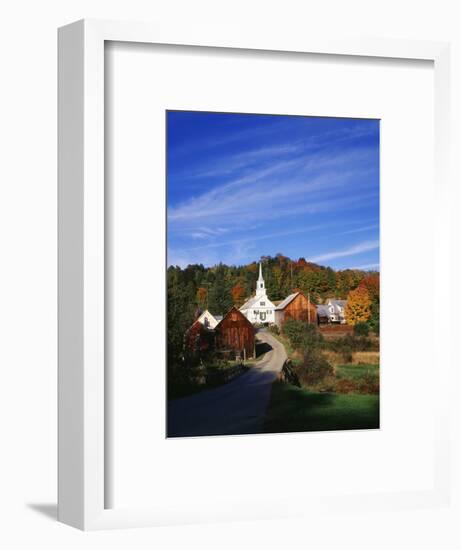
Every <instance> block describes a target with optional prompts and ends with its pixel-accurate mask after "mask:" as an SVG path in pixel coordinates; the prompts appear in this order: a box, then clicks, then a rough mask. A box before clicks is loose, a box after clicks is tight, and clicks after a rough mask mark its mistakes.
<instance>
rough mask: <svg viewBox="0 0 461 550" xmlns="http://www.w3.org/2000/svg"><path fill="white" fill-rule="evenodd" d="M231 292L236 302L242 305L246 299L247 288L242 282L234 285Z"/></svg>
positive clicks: (237, 304)
mask: <svg viewBox="0 0 461 550" xmlns="http://www.w3.org/2000/svg"><path fill="white" fill-rule="evenodd" d="M231 293H232V300H233V302H234V304H235V305H236V306H241V305H242V304H243V302H244V301H245V300H244V298H245V288H244V287H243V286H242V285H241V284H240V283H237V284H236V285H235V286H233V287H232V290H231Z"/></svg>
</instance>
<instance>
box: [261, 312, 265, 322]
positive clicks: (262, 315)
mask: <svg viewBox="0 0 461 550" xmlns="http://www.w3.org/2000/svg"><path fill="white" fill-rule="evenodd" d="M260 317H261V321H265V320H266V312H265V311H261V315H260Z"/></svg>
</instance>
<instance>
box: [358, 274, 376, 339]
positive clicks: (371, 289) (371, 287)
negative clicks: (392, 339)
mask: <svg viewBox="0 0 461 550" xmlns="http://www.w3.org/2000/svg"><path fill="white" fill-rule="evenodd" d="M359 287H362V288H366V289H367V291H368V294H369V296H370V300H371V306H370V319H369V321H368V324H369V325H370V327H371V328H372V329H373V331H374V332H375V333H379V273H370V274H369V275H367V276H366V277H364V278H363V279H362V281H361V282H360V285H359Z"/></svg>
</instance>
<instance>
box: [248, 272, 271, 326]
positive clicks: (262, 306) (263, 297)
mask: <svg viewBox="0 0 461 550" xmlns="http://www.w3.org/2000/svg"><path fill="white" fill-rule="evenodd" d="M240 311H241V312H242V313H243V315H245V317H246V318H247V319H248V320H249V321H250V323H253V324H255V323H274V322H275V305H274V304H273V303H272V302H271V301H270V300H269V298H268V297H267V294H266V285H265V283H264V279H263V275H262V267H261V263H260V264H259V278H258V280H257V282H256V294H255V296H253V297H252V298H250V299H249V300H247V301H246V302H245V303H244V304H243V306H242V307H241V308H240Z"/></svg>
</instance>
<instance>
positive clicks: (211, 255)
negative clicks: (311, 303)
mask: <svg viewBox="0 0 461 550" xmlns="http://www.w3.org/2000/svg"><path fill="white" fill-rule="evenodd" d="M167 127H168V134H167V175H168V193H167V200H168V206H167V217H168V265H180V266H182V267H185V266H186V265H188V264H191V263H202V264H204V265H205V266H212V265H215V264H217V263H219V262H223V263H226V264H231V265H242V264H246V263H249V262H251V261H255V260H258V259H259V258H260V256H263V255H275V254H277V253H282V254H284V255H286V256H289V257H291V258H293V259H298V258H300V257H303V258H305V259H306V260H308V261H313V262H316V263H318V264H320V265H326V266H331V267H333V268H334V269H346V268H360V269H379V121H377V120H360V119H344V118H343V119H341V118H321V117H294V116H272V115H247V114H231V113H229V114H226V113H205V112H187V111H184V112H182V111H169V112H168V113H167Z"/></svg>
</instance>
